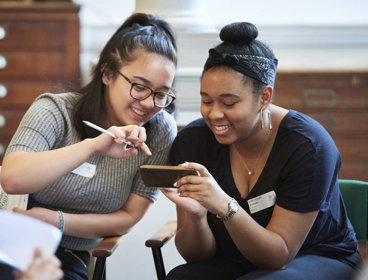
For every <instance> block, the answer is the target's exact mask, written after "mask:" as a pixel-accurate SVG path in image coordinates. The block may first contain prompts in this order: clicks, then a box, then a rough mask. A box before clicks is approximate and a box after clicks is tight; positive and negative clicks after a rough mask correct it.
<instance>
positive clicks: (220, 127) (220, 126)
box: [213, 125, 230, 131]
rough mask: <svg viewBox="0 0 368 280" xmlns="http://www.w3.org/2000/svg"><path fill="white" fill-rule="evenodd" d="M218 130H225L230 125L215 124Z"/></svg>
mask: <svg viewBox="0 0 368 280" xmlns="http://www.w3.org/2000/svg"><path fill="white" fill-rule="evenodd" d="M213 127H214V128H215V129H216V130H217V131H224V130H226V129H228V128H229V127H230V125H214V126H213Z"/></svg>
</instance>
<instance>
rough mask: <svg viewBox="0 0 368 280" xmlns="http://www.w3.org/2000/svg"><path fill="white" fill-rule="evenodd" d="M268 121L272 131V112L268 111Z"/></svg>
mask: <svg viewBox="0 0 368 280" xmlns="http://www.w3.org/2000/svg"><path fill="white" fill-rule="evenodd" d="M268 121H269V128H270V130H272V121H271V111H270V110H268Z"/></svg>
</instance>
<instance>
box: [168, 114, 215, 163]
mask: <svg viewBox="0 0 368 280" xmlns="http://www.w3.org/2000/svg"><path fill="white" fill-rule="evenodd" d="M218 149H221V145H220V144H218V142H217V141H216V138H215V137H214V135H213V133H212V131H211V130H210V129H209V128H208V126H207V125H206V123H205V121H204V120H203V119H202V118H200V119H197V120H195V121H193V122H191V123H190V124H188V125H187V126H185V127H184V128H183V129H181V130H180V131H179V133H178V135H177V137H176V138H175V141H174V143H173V146H172V149H171V151H170V161H171V163H172V164H177V163H181V162H183V161H197V162H202V159H203V157H211V155H216V154H217V153H218Z"/></svg>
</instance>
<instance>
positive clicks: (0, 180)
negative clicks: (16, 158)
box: [0, 172, 20, 194]
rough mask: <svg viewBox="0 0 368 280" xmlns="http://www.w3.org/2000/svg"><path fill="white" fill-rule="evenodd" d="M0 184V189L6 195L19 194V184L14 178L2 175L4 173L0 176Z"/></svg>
mask: <svg viewBox="0 0 368 280" xmlns="http://www.w3.org/2000/svg"><path fill="white" fill-rule="evenodd" d="M0 184H1V187H2V189H3V190H4V191H5V192H6V193H7V194H20V193H19V183H18V182H17V179H16V177H14V176H9V175H7V174H4V172H2V173H1V175H0Z"/></svg>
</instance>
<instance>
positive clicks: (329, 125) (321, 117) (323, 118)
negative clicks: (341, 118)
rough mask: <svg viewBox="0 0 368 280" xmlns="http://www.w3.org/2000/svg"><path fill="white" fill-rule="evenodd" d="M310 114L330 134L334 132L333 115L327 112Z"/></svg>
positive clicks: (334, 120) (334, 122)
mask: <svg viewBox="0 0 368 280" xmlns="http://www.w3.org/2000/svg"><path fill="white" fill-rule="evenodd" d="M310 116H311V117H312V118H313V119H315V120H316V121H317V122H319V123H320V124H321V125H323V126H324V128H325V129H326V130H327V131H328V132H329V133H330V134H333V133H334V132H335V130H336V119H335V118H334V116H332V115H328V114H311V115H310Z"/></svg>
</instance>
